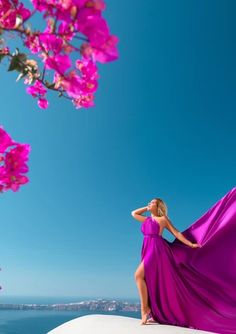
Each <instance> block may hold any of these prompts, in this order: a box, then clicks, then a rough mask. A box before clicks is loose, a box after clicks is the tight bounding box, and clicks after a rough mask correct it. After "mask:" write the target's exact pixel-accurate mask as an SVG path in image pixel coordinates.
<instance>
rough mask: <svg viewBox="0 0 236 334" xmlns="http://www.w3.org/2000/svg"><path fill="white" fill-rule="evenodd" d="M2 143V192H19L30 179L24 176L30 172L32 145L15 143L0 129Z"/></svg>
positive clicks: (0, 179)
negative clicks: (28, 162) (28, 163)
mask: <svg viewBox="0 0 236 334" xmlns="http://www.w3.org/2000/svg"><path fill="white" fill-rule="evenodd" d="M1 140H2V141H1ZM0 141H1V149H2V152H1V155H0V158H1V159H0V192H3V191H6V190H9V189H11V190H13V191H17V190H18V189H19V187H20V186H21V185H23V184H25V183H27V182H28V181H29V179H28V177H27V176H26V175H23V174H25V173H27V172H28V170H29V168H28V166H27V164H26V162H27V160H28V156H29V152H30V145H28V144H20V143H17V142H15V141H13V140H12V139H11V137H10V136H9V135H8V134H7V132H6V131H5V130H3V128H0ZM3 148H4V151H3Z"/></svg>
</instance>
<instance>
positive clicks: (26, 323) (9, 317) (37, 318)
mask: <svg viewBox="0 0 236 334" xmlns="http://www.w3.org/2000/svg"><path fill="white" fill-rule="evenodd" d="M87 314H113V315H122V316H127V317H133V318H139V317H140V315H139V313H138V312H106V313H105V312H93V313H92V312H85V311H84V312H82V311H79V312H72V311H68V312H64V311H63V312H61V311H5V310H4V311H0V334H46V333H47V332H49V331H50V330H52V329H53V328H55V327H57V326H59V325H61V324H63V323H64V322H66V321H69V320H72V319H75V318H77V317H80V316H83V315H87Z"/></svg>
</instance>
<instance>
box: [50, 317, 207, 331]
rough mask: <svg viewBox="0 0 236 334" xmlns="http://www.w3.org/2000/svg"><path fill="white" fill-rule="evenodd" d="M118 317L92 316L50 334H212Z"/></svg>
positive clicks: (74, 320) (63, 326)
mask: <svg viewBox="0 0 236 334" xmlns="http://www.w3.org/2000/svg"><path fill="white" fill-rule="evenodd" d="M140 323H141V319H135V318H130V317H123V316H118V315H103V314H92V315H85V316H82V317H79V318H76V319H73V320H71V321H68V322H65V323H64V324H62V325H61V326H59V327H56V328H55V329H53V330H51V331H50V332H48V334H132V333H135V334H140V333H142V334H143V333H145V334H157V333H158V334H173V333H174V334H201V333H202V334H206V333H208V334H210V333H211V334H212V332H206V331H200V330H196V329H190V328H184V327H176V326H169V325H162V324H159V323H149V324H147V325H141V324H140Z"/></svg>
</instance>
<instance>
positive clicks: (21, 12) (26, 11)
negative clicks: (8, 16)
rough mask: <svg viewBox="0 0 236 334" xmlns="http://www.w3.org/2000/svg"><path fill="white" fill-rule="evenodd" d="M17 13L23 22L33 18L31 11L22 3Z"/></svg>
mask: <svg viewBox="0 0 236 334" xmlns="http://www.w3.org/2000/svg"><path fill="white" fill-rule="evenodd" d="M16 13H17V15H19V16H21V17H22V20H23V21H25V20H27V19H28V18H29V17H30V16H31V11H30V10H29V9H27V8H25V7H24V5H23V4H22V3H20V5H19V7H18V9H17V11H16Z"/></svg>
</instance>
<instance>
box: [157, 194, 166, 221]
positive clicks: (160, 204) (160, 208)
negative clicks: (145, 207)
mask: <svg viewBox="0 0 236 334" xmlns="http://www.w3.org/2000/svg"><path fill="white" fill-rule="evenodd" d="M155 199H156V200H157V215H158V216H159V217H161V216H164V215H165V216H167V214H168V209H167V205H166V203H165V202H164V201H163V200H162V199H161V198H155Z"/></svg>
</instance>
